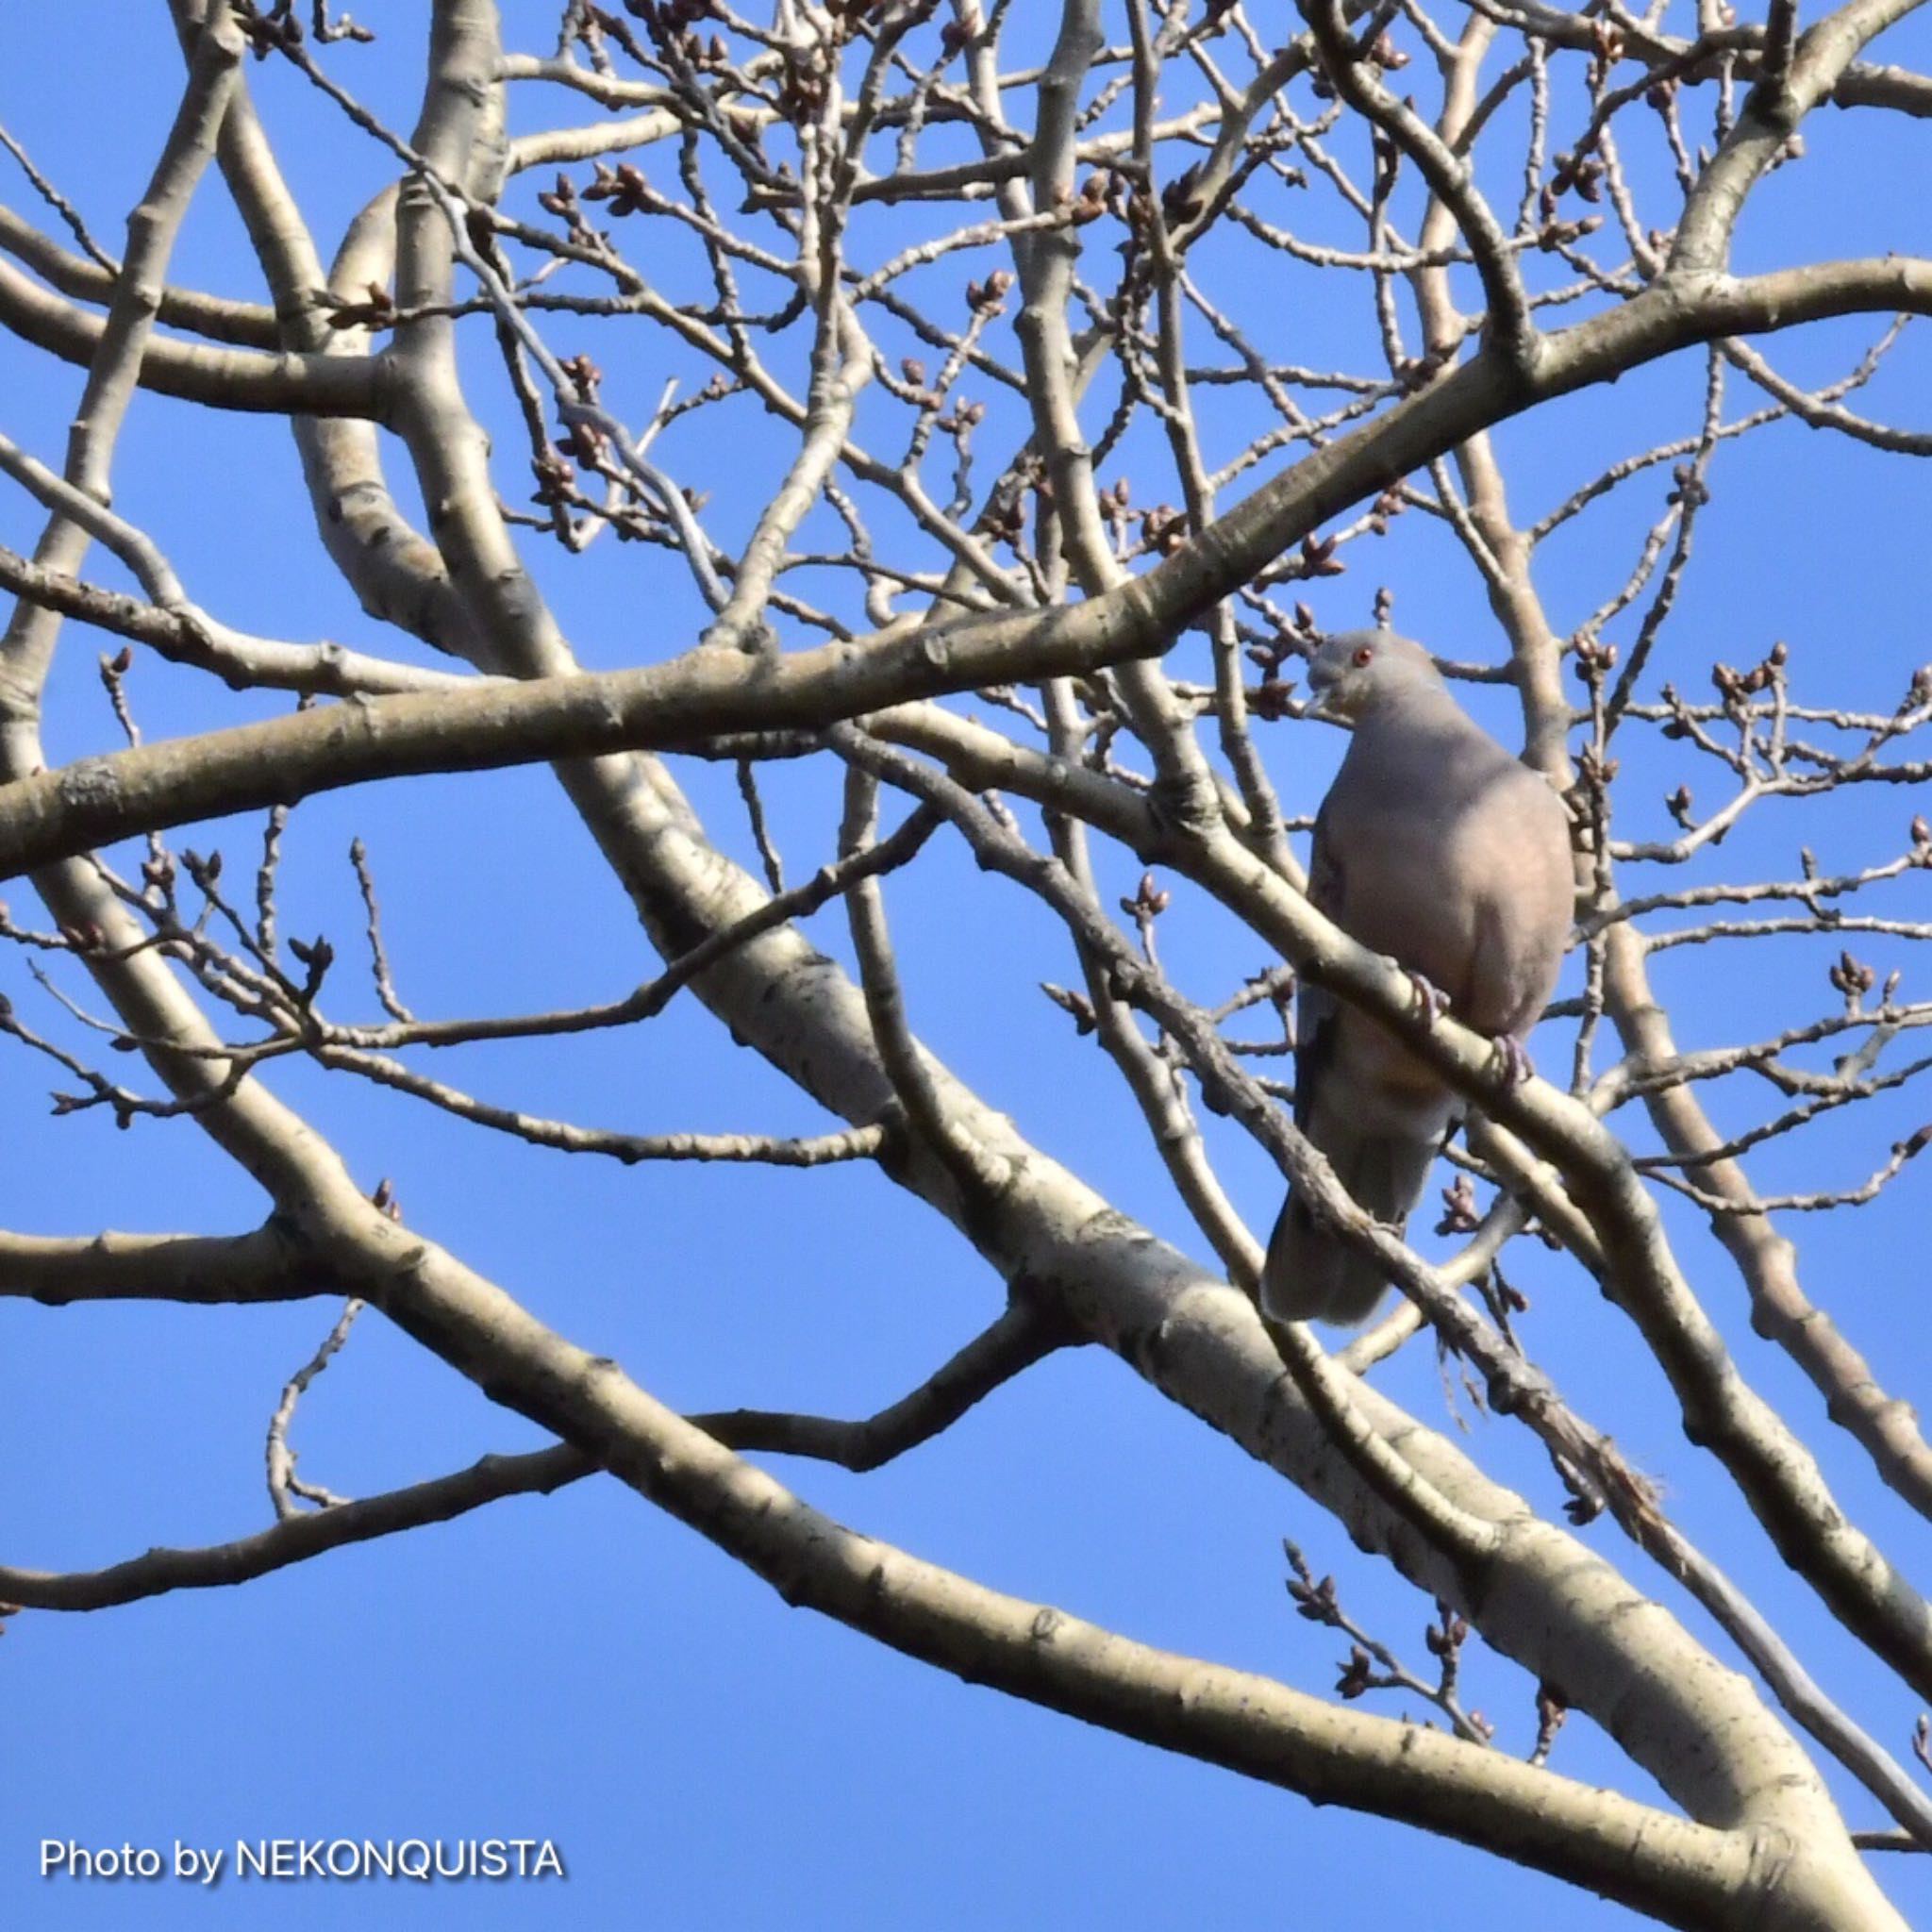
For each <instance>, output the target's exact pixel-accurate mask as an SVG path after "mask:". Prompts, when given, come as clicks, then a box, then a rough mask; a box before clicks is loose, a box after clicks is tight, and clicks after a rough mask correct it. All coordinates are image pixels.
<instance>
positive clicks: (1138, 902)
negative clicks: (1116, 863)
mask: <svg viewBox="0 0 1932 1932" xmlns="http://www.w3.org/2000/svg"><path fill="white" fill-rule="evenodd" d="M1173 904H1174V894H1173V893H1172V892H1169V891H1164V890H1162V888H1161V887H1160V886H1158V884H1156V882H1155V878H1154V874H1152V873H1151V872H1143V873H1142V874H1141V884H1140V887H1139V890H1138V891H1136V892H1135V893H1134V896H1133V897H1132V898H1131V899H1123V900H1122V901H1121V910H1122V911H1123V912H1124V913H1125V914H1126V915H1127V917H1128V918H1129V919H1131V920H1134V921H1136V922H1137V923H1138V922H1140V921H1142V920H1150V919H1158V918H1159V917H1160V915H1161V914H1162V913H1163V912H1165V911H1166V910H1167V908H1169V907H1170V906H1172V905H1173Z"/></svg>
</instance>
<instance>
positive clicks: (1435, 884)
mask: <svg viewBox="0 0 1932 1932" xmlns="http://www.w3.org/2000/svg"><path fill="white" fill-rule="evenodd" d="M1308 685H1309V689H1310V690H1311V691H1314V692H1315V693H1317V695H1318V696H1319V698H1320V700H1321V710H1322V712H1323V713H1324V715H1327V716H1330V717H1333V718H1337V719H1342V720H1346V721H1348V722H1350V723H1352V724H1354V726H1355V736H1354V739H1353V741H1352V742H1351V743H1350V745H1349V747H1348V752H1347V755H1346V756H1345V757H1344V758H1343V759H1342V761H1341V770H1340V771H1339V772H1338V773H1337V774H1336V776H1335V782H1334V784H1333V785H1332V786H1330V787H1329V790H1328V795H1327V797H1326V798H1325V799H1324V801H1323V803H1322V809H1321V813H1320V815H1319V817H1318V818H1317V819H1316V821H1315V841H1314V853H1313V858H1312V859H1311V862H1310V865H1309V869H1308V896H1309V898H1310V899H1311V900H1312V901H1313V903H1314V905H1315V906H1316V907H1317V908H1318V909H1319V910H1321V911H1322V912H1324V913H1325V914H1326V915H1327V916H1328V918H1330V919H1332V920H1333V921H1334V922H1335V923H1336V924H1337V925H1339V926H1341V929H1342V930H1343V931H1344V932H1346V933H1347V934H1349V936H1350V937H1351V938H1353V939H1355V940H1357V941H1359V942H1360V943H1361V944H1362V945H1365V946H1368V947H1371V948H1373V949H1374V951H1375V952H1377V953H1383V954H1387V955H1389V956H1391V958H1394V959H1396V960H1397V961H1399V962H1400V963H1401V964H1402V965H1403V966H1405V967H1407V969H1408V970H1409V971H1410V972H1412V973H1417V974H1422V975H1423V977H1424V978H1425V979H1426V980H1427V981H1428V982H1429V983H1430V985H1432V986H1433V987H1434V988H1436V990H1437V991H1439V992H1441V994H1443V995H1444V996H1446V998H1447V1000H1448V1004H1449V1010H1450V1011H1451V1012H1452V1013H1453V1014H1454V1015H1455V1016H1456V1018H1457V1019H1458V1020H1460V1021H1461V1022H1462V1023H1463V1024H1465V1025H1468V1026H1472V1027H1474V1028H1475V1029H1476V1030H1477V1031H1478V1032H1481V1033H1487V1034H1491V1035H1492V1036H1495V1037H1496V1038H1498V1039H1499V1040H1500V1041H1503V1042H1504V1050H1505V1051H1506V1053H1509V1054H1511V1055H1513V1056H1515V1057H1517V1058H1520V1057H1521V1056H1520V1049H1521V1047H1522V1044H1523V1042H1524V1040H1525V1039H1526V1038H1527V1037H1528V1034H1529V1030H1530V1028H1531V1027H1532V1026H1534V1025H1535V1024H1536V1023H1537V1021H1538V1020H1539V1019H1540V1018H1541V1014H1542V1010H1543V1008H1544V1007H1545V1006H1547V1005H1548V1003H1549V998H1550V993H1551V991H1552V990H1553V989H1554V988H1555V986H1556V983H1557V969H1558V967H1559V966H1560V965H1561V963H1562V957H1563V946H1564V941H1565V940H1566V939H1567V937H1568V935H1569V931H1570V922H1571V908H1572V904H1573V894H1574V880H1573V872H1572V861H1571V853H1570V822H1569V814H1568V813H1567V811H1566V810H1565V809H1564V807H1563V804H1562V801H1561V800H1560V799H1559V798H1558V797H1557V793H1556V792H1555V791H1554V790H1553V789H1552V788H1551V787H1550V785H1549V784H1548V783H1547V782H1546V781H1545V780H1544V779H1542V778H1541V777H1540V776H1539V775H1538V774H1536V773H1535V772H1532V771H1531V770H1530V769H1529V768H1528V767H1527V766H1525V765H1524V764H1522V763H1520V762H1519V761H1518V760H1517V759H1515V758H1511V757H1510V756H1509V754H1508V753H1507V752H1506V751H1505V750H1504V749H1503V747H1502V746H1501V745H1500V744H1498V743H1497V742H1496V741H1495V740H1494V739H1492V738H1491V736H1490V735H1489V734H1488V732H1486V731H1484V730H1483V729H1482V727H1481V726H1480V725H1478V724H1476V723H1475V722H1474V720H1473V719H1471V718H1470V717H1469V716H1468V715H1467V714H1466V713H1465V712H1464V711H1463V709H1462V708H1461V707H1460V706H1459V705H1457V702H1456V700H1455V698H1453V697H1452V696H1451V695H1450V693H1449V690H1448V687H1447V686H1446V685H1445V684H1444V683H1443V682H1442V679H1441V675H1440V674H1439V673H1438V672H1437V670H1436V668H1435V666H1434V664H1433V663H1432V662H1431V661H1430V658H1429V656H1428V653H1427V652H1426V651H1424V649H1423V648H1422V646H1421V645H1420V644H1415V643H1411V642H1410V641H1408V640H1407V638H1398V637H1396V636H1394V635H1393V634H1392V633H1391V632H1389V631H1350V632H1347V633H1344V634H1341V635H1338V636H1335V637H1331V638H1329V639H1327V640H1326V641H1324V643H1323V645H1322V646H1321V648H1320V650H1318V651H1317V652H1316V654H1315V658H1314V661H1313V663H1312V665H1311V666H1310V669H1309V674H1308ZM1462 1107H1463V1104H1462V1101H1461V1098H1460V1096H1459V1095H1457V1093H1456V1091H1454V1090H1453V1089H1452V1088H1450V1087H1448V1086H1446V1085H1445V1084H1444V1083H1443V1081H1442V1079H1441V1076H1440V1075H1439V1074H1436V1073H1435V1072H1433V1071H1432V1070H1431V1069H1430V1068H1429V1067H1428V1066H1426V1065H1425V1064H1424V1062H1423V1061H1421V1060H1419V1059H1417V1058H1415V1057H1414V1056H1413V1055H1412V1054H1411V1053H1409V1052H1408V1051H1407V1049H1406V1048H1405V1047H1404V1046H1403V1045H1402V1044H1401V1043H1400V1042H1399V1041H1397V1040H1396V1039H1395V1037H1394V1036H1393V1035H1392V1034H1391V1033H1389V1032H1387V1031H1386V1030H1385V1029H1384V1028H1383V1027H1381V1026H1380V1025H1378V1024H1376V1023H1375V1022H1374V1021H1373V1020H1371V1019H1370V1018H1368V1016H1367V1015H1366V1014H1363V1013H1360V1012H1357V1011H1356V1010H1355V1009H1354V1008H1351V1007H1348V1006H1345V1005H1343V1004H1342V1003H1341V1002H1340V1001H1338V1000H1337V999H1336V998H1335V997H1334V996H1333V995H1332V994H1330V993H1327V992H1324V991H1323V990H1322V989H1321V988H1320V987H1314V986H1306V985H1305V986H1304V987H1303V988H1302V990H1301V991H1300V994H1299V996H1298V998H1297V1001H1296V1050H1295V1124H1296V1125H1297V1126H1298V1127H1300V1128H1301V1130H1302V1132H1303V1133H1304V1134H1306V1135H1307V1138H1308V1139H1309V1141H1311V1142H1313V1144H1314V1145H1315V1146H1316V1147H1318V1148H1320V1149H1321V1151H1322V1152H1323V1153H1324V1155H1326V1156H1327V1158H1328V1159H1329V1162H1330V1163H1331V1164H1332V1165H1333V1167H1334V1169H1335V1172H1336V1174H1337V1176H1338V1178H1339V1179H1340V1180H1341V1184H1342V1186H1343V1187H1345V1188H1346V1189H1347V1190H1348V1191H1349V1192H1350V1193H1351V1194H1352V1195H1353V1196H1354V1197H1355V1199H1356V1201H1357V1203H1358V1204H1359V1205H1360V1206H1361V1207H1362V1208H1366V1209H1367V1210H1368V1211H1369V1212H1370V1213H1371V1214H1373V1215H1374V1216H1375V1217H1376V1218H1377V1219H1378V1220H1380V1221H1384V1222H1387V1223H1389V1224H1391V1226H1392V1227H1393V1228H1395V1229H1396V1230H1398V1231H1399V1230H1400V1229H1401V1228H1402V1226H1403V1225H1404V1224H1405V1223H1406V1222H1407V1218H1408V1215H1409V1212H1410V1210H1411V1209H1412V1208H1414V1207H1415V1205H1416V1203H1417V1202H1418V1201H1419V1200H1420V1199H1421V1198H1422V1193H1423V1190H1424V1186H1425V1185H1426V1183H1427V1180H1428V1174H1429V1169H1430V1167H1431V1165H1432V1164H1433V1163H1434V1160H1435V1158H1436V1156H1437V1154H1438V1153H1439V1152H1440V1151H1441V1147H1442V1145H1443V1143H1444V1142H1445V1141H1447V1140H1448V1138H1449V1136H1450V1134H1451V1133H1452V1132H1454V1130H1455V1128H1456V1126H1457V1124H1458V1123H1459V1121H1460V1120H1461V1118H1462ZM1386 1285H1387V1284H1386V1283H1385V1281H1384V1279H1383V1277H1382V1275H1381V1274H1380V1273H1379V1271H1378V1270H1377V1269H1376V1267H1375V1265H1374V1262H1373V1261H1371V1260H1370V1259H1369V1258H1368V1257H1366V1256H1363V1255H1360V1254H1357V1252H1356V1251H1355V1250H1353V1249H1351V1248H1349V1247H1348V1246H1347V1245H1346V1244H1345V1243H1343V1242H1341V1241H1338V1240H1337V1239H1336V1238H1335V1237H1334V1236H1332V1235H1330V1234H1327V1233H1325V1232H1324V1230H1323V1229H1322V1228H1321V1227H1320V1226H1319V1225H1318V1224H1316V1222H1315V1219H1314V1217H1313V1215H1312V1214H1311V1213H1310V1212H1309V1210H1308V1208H1307V1204H1306V1203H1305V1202H1303V1201H1301V1200H1298V1199H1297V1198H1296V1196H1295V1195H1294V1194H1293V1193H1291V1194H1290V1195H1289V1198H1288V1200H1287V1202H1286V1203H1285V1204H1284V1206H1283V1208H1282V1210H1281V1217H1280V1219H1279V1220H1278V1221H1277V1222H1276V1223H1275V1224H1274V1237H1273V1239H1272V1240H1271V1241H1269V1243H1268V1258H1267V1261H1266V1263H1265V1265H1264V1267H1263V1269H1262V1273H1261V1306H1262V1308H1263V1310H1264V1311H1265V1312H1266V1313H1268V1314H1269V1315H1271V1316H1273V1317H1274V1318H1275V1319H1276V1320H1279V1321H1309V1320H1315V1319H1320V1320H1323V1321H1329V1322H1342V1323H1355V1322H1360V1321H1362V1320H1364V1319H1365V1318H1366V1317H1367V1316H1368V1314H1369V1312H1370V1311H1371V1310H1372V1309H1373V1308H1374V1306H1375V1304H1376V1302H1378V1301H1379V1300H1380V1299H1381V1297H1382V1292H1383V1290H1384V1288H1385V1287H1386Z"/></svg>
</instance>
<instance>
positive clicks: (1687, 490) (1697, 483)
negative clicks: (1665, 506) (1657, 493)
mask: <svg viewBox="0 0 1932 1932" xmlns="http://www.w3.org/2000/svg"><path fill="white" fill-rule="evenodd" d="M1671 485H1672V488H1671V493H1670V494H1669V495H1668V496H1666V497H1665V498H1664V501H1665V502H1666V503H1679V504H1682V505H1683V506H1684V508H1686V509H1701V508H1703V507H1704V506H1705V505H1706V504H1707V503H1708V502H1709V501H1710V486H1709V485H1708V484H1707V482H1705V480H1704V478H1703V476H1702V475H1699V473H1698V469H1697V465H1696V464H1695V463H1675V464H1674V465H1673V466H1672V468H1671Z"/></svg>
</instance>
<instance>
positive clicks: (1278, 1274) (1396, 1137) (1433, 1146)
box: [1261, 1117, 1442, 1325]
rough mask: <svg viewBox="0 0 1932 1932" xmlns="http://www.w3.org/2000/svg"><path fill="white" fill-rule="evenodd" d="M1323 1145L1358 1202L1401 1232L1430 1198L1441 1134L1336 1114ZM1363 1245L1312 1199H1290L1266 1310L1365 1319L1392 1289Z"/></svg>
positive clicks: (1266, 1279) (1274, 1246)
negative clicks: (1321, 1214) (1322, 1214)
mask: <svg viewBox="0 0 1932 1932" xmlns="http://www.w3.org/2000/svg"><path fill="white" fill-rule="evenodd" d="M1323 1127H1324V1131H1323V1133H1322V1134H1321V1137H1320V1142H1319V1144H1320V1145H1321V1146H1322V1147H1323V1150H1324V1152H1325V1153H1326V1154H1327V1156H1328V1160H1329V1164H1330V1165H1331V1166H1332V1167H1333V1168H1334V1169H1335V1174H1336V1178H1337V1179H1338V1180H1340V1181H1341V1185H1342V1186H1343V1187H1344V1188H1346V1189H1347V1190H1348V1191H1349V1192H1350V1194H1352V1195H1353V1196H1354V1197H1355V1200H1356V1203H1357V1206H1359V1207H1361V1208H1365V1209H1367V1211H1368V1212H1369V1213H1371V1214H1373V1215H1374V1217H1375V1219H1376V1220H1377V1221H1381V1222H1386V1223H1388V1224H1389V1225H1390V1226H1391V1228H1392V1229H1393V1230H1394V1231H1395V1232H1396V1233H1398V1234H1399V1233H1400V1232H1401V1231H1402V1228H1403V1226H1404V1224H1406V1223H1407V1220H1408V1216H1409V1212H1410V1210H1411V1209H1412V1208H1414V1207H1415V1204H1416V1203H1417V1202H1418V1201H1419V1200H1421V1199H1422V1194H1423V1189H1424V1186H1425V1184H1426V1183H1427V1181H1428V1177H1429V1168H1430V1167H1431V1165H1432V1164H1433V1163H1434V1161H1435V1158H1436V1155H1437V1152H1438V1150H1439V1149H1440V1148H1441V1141H1442V1136H1441V1134H1440V1133H1434V1134H1426V1135H1418V1134H1416V1133H1414V1132H1412V1131H1411V1132H1409V1133H1407V1134H1402V1133H1391V1132H1390V1131H1388V1130H1386V1129H1384V1130H1382V1131H1379V1132H1364V1131H1361V1130H1360V1129H1358V1128H1356V1127H1354V1126H1351V1125H1350V1124H1348V1123H1347V1122H1346V1121H1343V1120H1337V1119H1334V1118H1333V1117H1331V1118H1330V1119H1328V1120H1326V1121H1324V1123H1323ZM1388 1286H1389V1283H1388V1279H1387V1277H1386V1276H1385V1275H1384V1274H1382V1272H1381V1270H1380V1269H1379V1268H1377V1267H1376V1265H1375V1263H1374V1261H1373V1260H1372V1259H1371V1258H1370V1257H1368V1256H1367V1255H1364V1254H1362V1253H1361V1252H1360V1251H1359V1250H1358V1249H1356V1248H1352V1247H1350V1246H1349V1245H1348V1244H1347V1242H1345V1241H1341V1240H1340V1239H1339V1238H1338V1237H1336V1236H1335V1235H1332V1234H1329V1233H1328V1232H1326V1231H1325V1230H1324V1228H1322V1227H1321V1226H1320V1225H1318V1224H1317V1223H1316V1220H1315V1217H1314V1215H1313V1213H1312V1212H1311V1211H1310V1210H1309V1208H1308V1205H1307V1201H1305V1200H1304V1199H1303V1198H1302V1197H1301V1196H1300V1195H1299V1194H1297V1193H1292V1192H1291V1193H1290V1195H1289V1197H1288V1199H1287V1200H1286V1201H1285V1202H1283V1204H1282V1208H1281V1214H1280V1217H1279V1219H1278V1220H1276V1222H1275V1224H1274V1235H1273V1236H1272V1237H1271V1238H1270V1240H1269V1242H1268V1258H1267V1260H1266V1261H1265V1262H1264V1263H1263V1264H1262V1268H1261V1311H1262V1313H1263V1314H1265V1315H1268V1316H1271V1317H1272V1318H1273V1319H1274V1320H1275V1321H1277V1322H1340V1323H1342V1324H1348V1325H1353V1324H1356V1323H1357V1322H1365V1321H1367V1320H1368V1318H1369V1315H1370V1314H1371V1312H1372V1311H1373V1310H1374V1306H1375V1304H1376V1303H1377V1302H1379V1301H1380V1300H1381V1299H1382V1295H1383V1291H1385V1290H1386V1289H1387V1288H1388Z"/></svg>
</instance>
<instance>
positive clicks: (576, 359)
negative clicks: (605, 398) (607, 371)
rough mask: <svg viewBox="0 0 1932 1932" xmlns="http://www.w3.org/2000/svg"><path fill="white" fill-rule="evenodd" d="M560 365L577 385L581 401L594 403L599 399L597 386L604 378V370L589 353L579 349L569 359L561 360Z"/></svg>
mask: <svg viewBox="0 0 1932 1932" xmlns="http://www.w3.org/2000/svg"><path fill="white" fill-rule="evenodd" d="M558 368H559V369H561V370H562V371H563V373H564V374H565V375H567V376H569V377H570V379H571V381H572V382H574V383H575V385H576V391H577V397H578V400H579V401H581V402H586V403H594V402H595V401H596V400H597V386H598V384H599V383H601V382H602V381H603V380H604V372H603V371H602V370H601V369H599V368H598V367H597V365H596V364H595V363H594V362H592V361H591V358H590V357H589V356H588V355H586V354H585V353H584V352H583V351H582V350H579V351H578V352H577V354H575V356H573V357H571V358H569V360H568V361H564V362H559V363H558Z"/></svg>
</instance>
